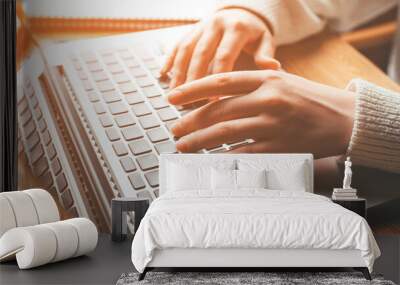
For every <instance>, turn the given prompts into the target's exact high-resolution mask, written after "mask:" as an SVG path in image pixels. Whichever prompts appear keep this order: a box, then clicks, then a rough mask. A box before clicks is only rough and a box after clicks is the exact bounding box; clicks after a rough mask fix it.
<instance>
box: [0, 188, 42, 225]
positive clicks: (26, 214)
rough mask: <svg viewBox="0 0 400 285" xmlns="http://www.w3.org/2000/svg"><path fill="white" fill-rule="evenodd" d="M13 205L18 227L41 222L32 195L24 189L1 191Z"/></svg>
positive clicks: (0, 194) (1, 194)
mask: <svg viewBox="0 0 400 285" xmlns="http://www.w3.org/2000/svg"><path fill="white" fill-rule="evenodd" d="M0 196H2V197H5V198H6V199H7V200H8V201H9V202H10V205H11V208H12V209H13V212H14V215H15V221H16V223H17V227H26V226H33V225H37V224H38V223H39V219H38V214H37V212H36V209H35V206H34V204H33V201H32V199H31V198H30V196H29V195H28V194H26V193H24V191H12V192H3V193H0Z"/></svg>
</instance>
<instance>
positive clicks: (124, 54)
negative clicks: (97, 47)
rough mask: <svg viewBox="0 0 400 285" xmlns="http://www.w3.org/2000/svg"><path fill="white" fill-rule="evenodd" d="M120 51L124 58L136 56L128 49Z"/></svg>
mask: <svg viewBox="0 0 400 285" xmlns="http://www.w3.org/2000/svg"><path fill="white" fill-rule="evenodd" d="M118 53H119V55H120V57H121V58H122V59H129V58H134V57H133V54H132V53H131V52H130V51H129V50H128V49H123V50H120V51H118Z"/></svg>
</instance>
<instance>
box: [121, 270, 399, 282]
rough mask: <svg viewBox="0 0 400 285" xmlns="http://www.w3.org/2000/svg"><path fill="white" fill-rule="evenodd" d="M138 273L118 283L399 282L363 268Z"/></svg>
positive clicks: (131, 274) (125, 277)
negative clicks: (142, 276)
mask: <svg viewBox="0 0 400 285" xmlns="http://www.w3.org/2000/svg"><path fill="white" fill-rule="evenodd" d="M138 276H139V274H138V273H125V274H122V275H121V277H120V278H119V279H118V281H117V285H133V284H140V285H145V284H157V285H164V284H169V285H186V284H213V285H219V284H221V285H236V284H237V285H239V284H240V285H246V284H252V285H253V284H267V285H269V284H271V285H277V284H279V285H292V284H293V285H297V284H321V285H322V284H324V285H347V284H352V285H353V284H354V285H358V284H369V285H370V284H373V285H395V283H393V282H392V281H388V280H384V279H383V277H382V276H380V275H372V277H373V280H372V281H368V280H366V279H365V278H364V276H363V275H362V274H361V273H359V272H148V273H147V274H146V278H145V279H144V280H142V281H138V280H137V279H138Z"/></svg>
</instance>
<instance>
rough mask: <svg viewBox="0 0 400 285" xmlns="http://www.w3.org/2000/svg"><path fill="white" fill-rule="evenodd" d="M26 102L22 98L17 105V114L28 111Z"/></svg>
mask: <svg viewBox="0 0 400 285" xmlns="http://www.w3.org/2000/svg"><path fill="white" fill-rule="evenodd" d="M28 106H29V104H28V100H27V99H26V98H25V97H24V98H23V99H22V100H21V101H20V102H19V103H18V113H19V114H21V113H23V112H25V111H26V110H27V109H28Z"/></svg>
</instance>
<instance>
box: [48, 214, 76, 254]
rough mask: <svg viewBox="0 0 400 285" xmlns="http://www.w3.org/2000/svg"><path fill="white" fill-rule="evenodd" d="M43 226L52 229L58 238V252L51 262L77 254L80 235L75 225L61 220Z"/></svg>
mask: <svg viewBox="0 0 400 285" xmlns="http://www.w3.org/2000/svg"><path fill="white" fill-rule="evenodd" d="M42 226H43V227H47V228H49V229H51V230H52V231H53V232H54V234H55V235H56V238H57V252H56V255H55V256H54V258H53V260H52V261H51V262H57V261H60V260H63V259H67V258H70V257H73V256H74V255H75V253H76V251H77V249H78V243H79V237H78V233H77V231H76V230H75V228H74V226H73V225H71V224H69V223H67V222H65V221H61V222H55V223H49V224H44V225H42Z"/></svg>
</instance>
